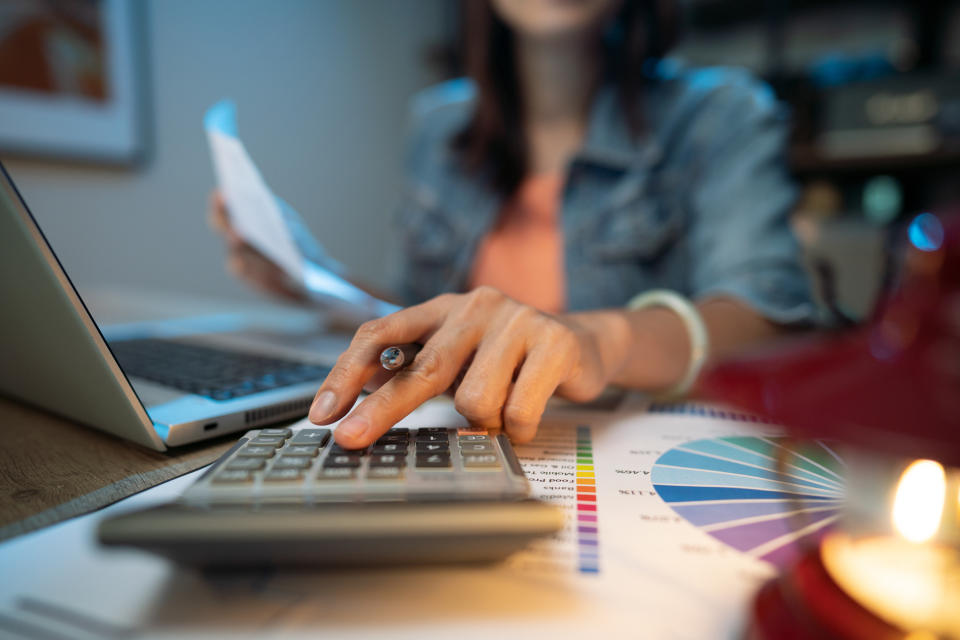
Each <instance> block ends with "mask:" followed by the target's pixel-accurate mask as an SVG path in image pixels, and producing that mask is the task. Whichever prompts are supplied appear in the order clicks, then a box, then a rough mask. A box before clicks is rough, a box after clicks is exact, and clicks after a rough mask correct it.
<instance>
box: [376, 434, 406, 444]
mask: <svg viewBox="0 0 960 640" xmlns="http://www.w3.org/2000/svg"><path fill="white" fill-rule="evenodd" d="M408 442H410V438H408V437H407V436H383V437H382V438H378V439H377V441H376V442H375V443H374V444H406V443H408Z"/></svg>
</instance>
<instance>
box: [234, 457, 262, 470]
mask: <svg viewBox="0 0 960 640" xmlns="http://www.w3.org/2000/svg"><path fill="white" fill-rule="evenodd" d="M265 464H266V461H265V460H264V459H263V458H234V459H233V460H231V461H230V462H228V463H227V467H226V468H227V469H230V470H231V471H237V470H241V471H256V470H257V469H263V467H264V465H265Z"/></svg>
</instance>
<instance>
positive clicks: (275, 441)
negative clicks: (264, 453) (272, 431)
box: [250, 436, 283, 447]
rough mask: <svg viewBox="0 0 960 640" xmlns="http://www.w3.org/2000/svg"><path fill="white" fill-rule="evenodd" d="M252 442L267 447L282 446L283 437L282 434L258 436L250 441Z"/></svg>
mask: <svg viewBox="0 0 960 640" xmlns="http://www.w3.org/2000/svg"><path fill="white" fill-rule="evenodd" d="M250 444H255V445H258V446H260V445H262V446H267V447H282V446H283V438H281V437H280V436H257V437H256V438H254V439H253V440H251V441H250Z"/></svg>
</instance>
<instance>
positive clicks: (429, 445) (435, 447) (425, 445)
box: [417, 442, 450, 453]
mask: <svg viewBox="0 0 960 640" xmlns="http://www.w3.org/2000/svg"><path fill="white" fill-rule="evenodd" d="M449 450H450V445H449V444H448V443H446V442H418V443H417V453H439V452H441V451H449Z"/></svg>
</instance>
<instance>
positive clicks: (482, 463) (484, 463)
mask: <svg viewBox="0 0 960 640" xmlns="http://www.w3.org/2000/svg"><path fill="white" fill-rule="evenodd" d="M463 466H465V467H499V466H500V459H499V458H498V457H497V456H496V454H493V453H479V454H475V453H471V454H468V455H465V456H463Z"/></svg>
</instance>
